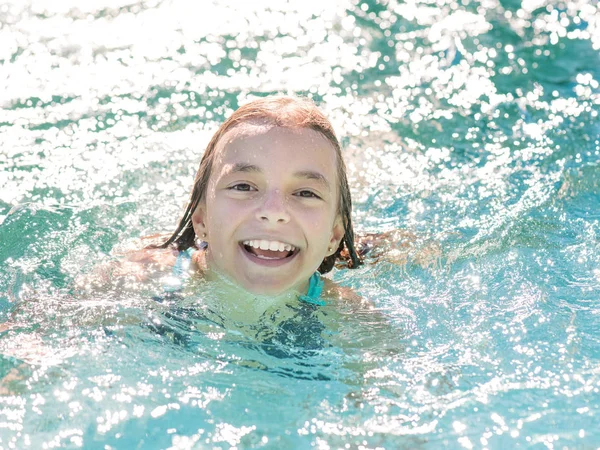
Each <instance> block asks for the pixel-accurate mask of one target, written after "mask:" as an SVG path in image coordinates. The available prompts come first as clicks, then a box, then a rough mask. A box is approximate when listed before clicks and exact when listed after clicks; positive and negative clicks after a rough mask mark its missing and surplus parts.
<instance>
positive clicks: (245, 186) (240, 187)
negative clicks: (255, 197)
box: [227, 183, 256, 192]
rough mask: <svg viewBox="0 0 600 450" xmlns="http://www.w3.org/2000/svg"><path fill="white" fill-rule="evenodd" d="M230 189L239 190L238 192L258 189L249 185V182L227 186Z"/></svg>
mask: <svg viewBox="0 0 600 450" xmlns="http://www.w3.org/2000/svg"><path fill="white" fill-rule="evenodd" d="M227 189H228V190H230V191H238V192H250V191H255V190H256V189H255V188H254V187H253V186H251V185H249V184H248V183H237V184H234V185H233V186H229V187H228V188H227Z"/></svg>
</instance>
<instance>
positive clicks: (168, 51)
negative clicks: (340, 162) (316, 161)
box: [0, 0, 600, 449]
mask: <svg viewBox="0 0 600 450" xmlns="http://www.w3.org/2000/svg"><path fill="white" fill-rule="evenodd" d="M223 3H226V2H217V1H216V0H205V1H202V2H192V1H189V2H188V1H183V0H167V1H159V0H148V1H139V2H136V1H134V0H96V1H87V2H80V1H75V0H65V1H61V2H55V1H50V0H28V1H17V0H8V1H4V2H2V3H0V222H1V224H0V380H1V381H0V448H32V449H37V448H78V447H84V448H123V449H130V448H177V449H187V448H230V447H238V448H313V447H314V448H320V449H327V448H365V449H366V448H370V449H374V448H390V449H397V448H406V449H414V448H431V449H433V448H435V449H437V448H466V449H471V448H490V449H505V448H540V449H543V448H548V449H554V448H556V449H563V448H569V449H571V448H573V449H575V448H577V449H583V448H585V449H587V448H594V447H597V446H600V429H599V428H598V425H597V424H598V422H599V417H600V392H599V389H600V334H599V330H600V120H599V118H598V112H599V111H600V89H599V81H600V19H599V18H600V11H599V4H598V2H597V1H595V0H572V1H570V2H562V1H554V0H524V1H523V2H517V1H513V0H501V1H496V0H479V1H477V0H461V1H456V0H438V1H437V2H434V1H421V0H410V1H406V2H398V1H395V0H388V1H372V0H368V1H364V2H360V3H356V2H353V1H345V0H335V1H326V2H325V1H319V2H317V1H312V0H304V1H302V2H294V1H293V2H280V1H275V0H262V1H256V2H228V3H229V6H225V5H223ZM274 93H291V94H299V95H306V96H310V97H312V98H313V99H314V100H315V101H316V102H317V103H318V104H319V105H320V107H321V108H322V109H323V111H324V112H325V113H326V114H327V115H328V116H329V117H330V118H331V119H332V121H333V123H334V126H335V128H336V130H337V131H338V133H339V135H340V138H341V140H342V143H343V146H344V156H345V158H346V162H347V165H348V170H349V174H348V175H349V179H350V183H351V188H352V194H353V200H354V207H355V211H354V213H355V214H354V218H355V219H354V220H355V223H356V228H357V230H358V231H361V232H388V231H391V230H402V231H401V232H402V233H405V235H409V234H410V235H412V236H414V238H412V239H411V240H409V243H408V244H407V245H406V246H402V245H399V244H400V243H401V241H396V242H395V245H393V244H394V243H391V246H392V247H396V248H392V249H391V250H390V252H389V253H388V254H387V255H386V256H384V257H382V258H381V260H380V261H379V262H378V263H373V264H367V265H365V266H364V267H362V268H360V269H358V270H352V271H350V270H343V269H342V270H337V271H335V272H334V273H333V278H334V279H335V280H336V281H337V282H338V283H340V284H341V285H344V286H347V287H350V288H352V289H354V290H355V291H356V292H357V293H358V294H360V295H361V296H362V297H364V298H365V299H368V300H369V301H370V302H371V303H372V304H373V305H374V309H369V308H366V307H361V306H348V307H347V308H341V309H334V308H333V307H331V306H326V307H324V308H315V307H312V306H310V305H298V304H289V305H285V306H284V307H282V308H280V309H277V310H273V311H271V312H270V313H269V314H267V315H263V316H260V317H258V318H255V319H252V320H244V319H243V317H244V311H243V307H242V306H240V307H239V308H238V311H233V310H227V308H225V307H223V305H222V303H220V302H219V301H218V296H216V297H215V296H214V295H212V294H211V293H210V292H206V291H205V290H204V289H203V286H202V285H201V283H200V284H194V283H192V284H191V285H190V286H188V289H187V290H186V292H185V297H184V298H183V299H181V300H179V301H171V302H168V301H167V302H162V303H160V302H156V301H155V300H153V299H152V297H153V296H155V295H156V294H157V291H159V290H160V289H159V285H158V284H157V283H156V282H148V283H138V282H134V281H122V280H121V281H116V280H113V281H111V282H108V283H106V285H105V286H103V287H102V288H101V289H98V288H95V289H87V290H86V289H81V288H80V287H77V285H76V280H78V279H81V277H84V276H86V275H87V276H89V274H90V273H92V272H93V269H94V268H95V267H98V266H100V265H102V264H110V262H111V261H114V260H115V259H118V258H119V256H118V254H119V251H124V250H123V249H126V248H133V247H135V246H136V245H138V246H139V245H141V244H140V242H139V240H138V239H139V238H140V237H143V236H148V235H152V234H155V233H169V232H170V231H172V230H173V229H174V226H175V224H176V222H177V220H178V217H179V215H180V214H181V212H182V208H183V206H184V205H185V202H186V201H187V198H188V193H189V190H190V187H191V184H192V180H193V176H194V173H195V170H196V168H197V164H198V162H199V160H200V157H201V154H202V151H203V149H204V147H205V145H206V144H207V142H208V140H209V139H210V136H211V133H212V132H214V131H215V129H216V127H218V125H219V123H221V122H222V121H223V119H224V118H226V117H227V116H228V115H229V114H230V113H231V112H232V111H233V110H234V109H235V108H237V107H238V105H240V104H243V103H244V102H246V101H248V100H250V99H252V98H254V97H256V96H262V95H266V94H274Z"/></svg>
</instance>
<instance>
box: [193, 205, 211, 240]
mask: <svg viewBox="0 0 600 450" xmlns="http://www.w3.org/2000/svg"><path fill="white" fill-rule="evenodd" d="M205 221H206V206H205V205H204V202H201V203H199V204H198V206H196V209H195V210H194V213H193V214H192V226H193V227H194V232H195V233H196V236H197V237H198V238H200V239H202V240H203V241H207V240H208V230H207V228H206V224H205Z"/></svg>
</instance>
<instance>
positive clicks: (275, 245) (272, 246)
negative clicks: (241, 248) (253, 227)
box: [243, 239, 296, 252]
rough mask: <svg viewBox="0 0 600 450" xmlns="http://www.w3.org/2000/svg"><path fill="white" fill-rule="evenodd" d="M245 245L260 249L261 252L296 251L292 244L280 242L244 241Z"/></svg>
mask: <svg viewBox="0 0 600 450" xmlns="http://www.w3.org/2000/svg"><path fill="white" fill-rule="evenodd" d="M243 244H244V245H249V246H250V247H254V248H260V249H261V250H273V251H280V252H283V251H286V252H289V251H292V252H293V251H294V250H296V247H294V246H293V245H290V244H284V243H283V242H279V241H265V240H264V239H263V240H258V239H257V240H253V241H244V242H243Z"/></svg>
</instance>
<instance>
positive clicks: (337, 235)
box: [327, 214, 346, 256]
mask: <svg viewBox="0 0 600 450" xmlns="http://www.w3.org/2000/svg"><path fill="white" fill-rule="evenodd" d="M345 233H346V230H345V229H344V223H343V221H342V216H341V215H339V214H338V215H337V217H336V218H335V221H334V222H333V228H332V230H331V238H330V239H329V248H331V251H328V252H327V256H329V255H333V254H334V253H335V252H336V251H337V249H338V247H339V245H340V242H342V239H343V238H344V234H345Z"/></svg>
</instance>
